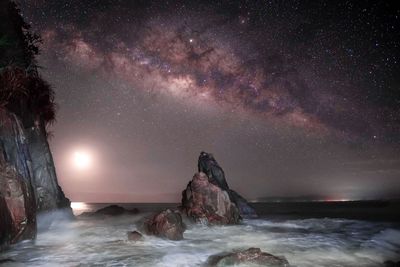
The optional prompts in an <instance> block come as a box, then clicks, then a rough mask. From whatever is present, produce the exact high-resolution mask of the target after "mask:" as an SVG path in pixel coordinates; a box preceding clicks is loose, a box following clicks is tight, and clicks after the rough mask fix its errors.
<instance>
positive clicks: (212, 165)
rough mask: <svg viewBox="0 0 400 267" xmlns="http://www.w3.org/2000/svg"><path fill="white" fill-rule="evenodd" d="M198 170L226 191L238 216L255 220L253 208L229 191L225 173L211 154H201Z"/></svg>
mask: <svg viewBox="0 0 400 267" xmlns="http://www.w3.org/2000/svg"><path fill="white" fill-rule="evenodd" d="M198 170H199V172H203V173H205V174H206V175H207V177H208V179H209V181H210V182H211V183H212V184H214V185H216V186H218V187H219V188H221V189H222V190H224V191H226V192H227V193H228V195H229V198H230V199H231V201H232V202H233V203H235V205H236V206H237V208H238V209H239V212H240V215H241V216H242V217H244V218H255V217H257V213H256V211H255V210H254V208H252V207H251V205H250V204H249V203H248V202H247V200H246V199H245V198H244V197H242V196H241V195H239V194H238V193H237V192H235V191H234V190H232V189H230V188H229V186H228V183H227V181H226V178H225V172H224V170H223V169H222V168H221V166H219V164H218V162H217V161H216V160H215V158H214V156H213V155H212V154H211V153H207V152H204V151H203V152H201V153H200V156H199V160H198Z"/></svg>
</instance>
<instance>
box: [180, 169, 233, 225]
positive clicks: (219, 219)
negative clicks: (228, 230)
mask: <svg viewBox="0 0 400 267" xmlns="http://www.w3.org/2000/svg"><path fill="white" fill-rule="evenodd" d="M181 209H182V211H183V212H184V213H185V214H186V215H187V216H188V217H190V218H192V219H193V220H195V221H196V222H201V223H207V224H236V223H239V222H240V215H239V210H238V209H237V207H236V205H235V204H234V203H232V202H231V200H230V198H229V195H228V193H227V192H226V191H224V190H222V189H221V188H220V187H218V186H217V185H214V184H212V183H211V182H210V181H209V179H208V177H207V175H206V174H204V173H202V172H200V173H196V174H195V175H194V176H193V179H192V181H190V182H189V184H188V185H187V187H186V190H184V191H183V192H182V206H181Z"/></svg>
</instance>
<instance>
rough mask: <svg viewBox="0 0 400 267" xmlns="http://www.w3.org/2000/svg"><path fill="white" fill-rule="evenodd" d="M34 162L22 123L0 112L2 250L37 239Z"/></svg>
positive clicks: (0, 233) (0, 221)
mask: <svg viewBox="0 0 400 267" xmlns="http://www.w3.org/2000/svg"><path fill="white" fill-rule="evenodd" d="M32 181H33V172H32V161H31V156H30V153H29V149H28V144H27V138H26V136H25V131H24V129H23V127H22V124H21V122H20V121H19V119H18V118H17V117H16V116H15V115H14V114H11V113H9V112H7V111H5V110H4V109H0V215H1V216H0V218H1V219H0V248H1V247H2V246H7V245H8V244H12V243H15V242H18V241H20V240H23V239H32V238H34V237H35V236H36V200H35V191H34V185H33V184H32Z"/></svg>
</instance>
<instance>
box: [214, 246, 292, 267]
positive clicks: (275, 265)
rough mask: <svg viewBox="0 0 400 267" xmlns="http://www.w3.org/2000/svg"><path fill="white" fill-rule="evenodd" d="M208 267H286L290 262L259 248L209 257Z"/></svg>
mask: <svg viewBox="0 0 400 267" xmlns="http://www.w3.org/2000/svg"><path fill="white" fill-rule="evenodd" d="M207 264H208V266H217V267H223V266H236V265H238V264H241V265H246V264H252V265H258V266H268V267H286V266H289V262H288V261H287V260H286V259H285V258H284V257H277V256H274V255H272V254H269V253H266V252H262V251H261V249H259V248H249V249H247V250H242V251H237V252H231V253H223V254H218V255H214V256H211V257H209V259H208V262H207Z"/></svg>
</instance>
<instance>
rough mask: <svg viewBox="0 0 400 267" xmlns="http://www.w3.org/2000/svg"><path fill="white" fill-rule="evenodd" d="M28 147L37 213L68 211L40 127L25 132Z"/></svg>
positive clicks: (68, 202)
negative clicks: (54, 210)
mask: <svg viewBox="0 0 400 267" xmlns="http://www.w3.org/2000/svg"><path fill="white" fill-rule="evenodd" d="M27 136H28V147H29V151H30V154H31V158H32V170H33V180H34V184H35V194H36V204H37V209H38V211H39V212H41V211H50V210H53V209H60V208H67V209H70V204H71V203H70V201H69V199H67V198H66V197H65V195H64V192H63V191H62V189H61V187H60V186H59V185H58V182H57V175H56V170H55V167H54V162H53V157H52V154H51V151H50V147H49V143H48V142H47V137H46V131H45V129H44V127H43V126H42V125H37V126H35V127H31V128H29V129H28V130H27Z"/></svg>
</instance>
